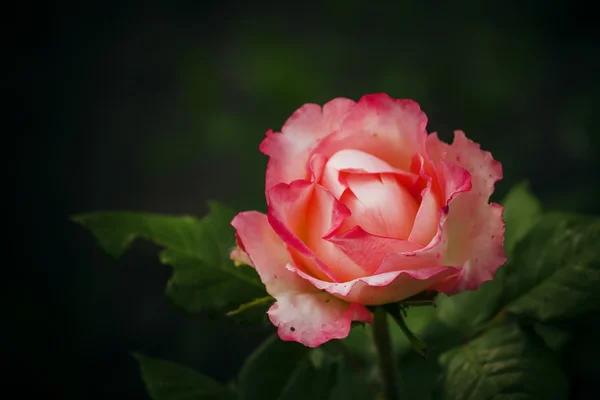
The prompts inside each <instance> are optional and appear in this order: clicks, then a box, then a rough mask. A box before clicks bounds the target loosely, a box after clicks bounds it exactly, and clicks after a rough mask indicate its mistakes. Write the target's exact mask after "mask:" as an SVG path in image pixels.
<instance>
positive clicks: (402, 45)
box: [3, 0, 600, 399]
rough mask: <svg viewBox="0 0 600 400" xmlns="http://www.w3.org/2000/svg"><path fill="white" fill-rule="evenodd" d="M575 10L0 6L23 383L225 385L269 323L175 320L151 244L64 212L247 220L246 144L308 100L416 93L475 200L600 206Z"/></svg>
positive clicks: (590, 29) (12, 351)
mask: <svg viewBox="0 0 600 400" xmlns="http://www.w3.org/2000/svg"><path fill="white" fill-rule="evenodd" d="M325 3H326V4H325ZM588 8H589V7H588ZM591 15H592V13H591V11H590V9H586V7H585V4H584V3H582V2H576V1H568V2H567V1H555V2H548V1H513V2H511V1H503V2H489V4H482V2H478V1H463V2H443V1H421V2H408V1H402V0H397V1H389V2H381V3H377V2H373V1H371V2H364V1H354V0H344V1H329V2H323V3H321V2H293V3H292V2H289V3H286V2H282V1H280V2H273V3H271V4H269V3H267V2H265V3H261V4H257V3H256V2H241V1H240V2H235V1H221V2H213V1H208V0H206V1H180V2H166V1H164V2H157V1H133V0H125V1H119V2H117V1H103V2H96V3H85V4H84V3H79V2H69V1H57V2H53V3H40V4H39V5H35V6H34V4H33V3H31V4H27V5H23V6H21V9H19V10H18V11H16V12H15V13H14V15H12V13H7V14H6V17H7V19H9V21H7V24H6V25H5V27H6V28H8V29H7V35H5V38H8V39H9V42H10V44H9V46H8V50H9V51H10V52H14V56H12V55H9V57H7V62H8V64H11V65H12V64H13V63H16V66H17V70H16V72H15V73H14V74H13V75H5V76H4V78H3V81H4V83H5V84H7V85H8V86H9V92H8V93H9V94H10V95H11V98H9V99H8V100H9V102H10V103H11V104H10V105H9V108H8V109H9V110H12V109H13V108H14V112H13V113H12V116H13V117H16V118H17V125H16V126H17V127H18V129H17V131H16V132H17V133H13V134H11V135H12V136H14V138H13V139H14V140H16V145H15V147H13V148H12V150H9V151H8V152H9V153H13V152H16V153H17V155H16V161H13V162H12V164H11V165H10V166H9V168H8V170H9V171H15V175H16V194H17V203H18V206H20V207H21V208H22V209H23V210H24V211H23V212H21V213H19V217H18V218H19V221H18V230H17V235H16V236H15V237H16V238H17V242H18V243H17V246H15V247H12V245H11V249H12V251H15V250H14V249H16V248H19V247H20V246H24V250H19V251H18V257H19V262H18V263H12V262H10V263H7V262H5V265H6V267H7V268H8V269H10V270H13V271H17V274H18V275H19V278H18V281H17V282H19V284H18V285H13V284H12V281H9V282H8V283H7V284H6V286H8V292H9V293H12V292H13V291H14V295H11V297H10V301H8V302H7V303H5V304H7V305H8V307H7V308H9V309H10V310H9V315H10V316H14V320H15V322H14V323H10V324H7V325H8V332H9V334H11V335H12V336H11V335H9V336H8V340H7V342H6V346H5V347H6V350H7V352H8V355H9V359H10V358H14V361H10V365H11V367H14V368H15V369H16V370H18V371H24V373H25V374H26V375H25V376H27V379H28V381H29V382H30V383H31V384H29V385H20V387H21V389H20V390H21V391H22V393H29V392H31V393H34V392H35V393H36V394H38V395H41V397H40V398H50V399H58V398H79V399H81V398H86V399H96V398H97V399H121V398H123V399H147V396H146V394H145V393H144V390H143V386H142V382H141V380H140V379H139V376H138V369H137V366H136V364H135V362H134V361H133V359H132V357H131V355H130V352H131V351H135V352H141V353H144V354H146V355H149V356H154V357H162V358H166V359H170V360H173V361H177V362H181V363H184V364H186V365H189V366H191V367H194V368H196V369H198V370H199V371H201V372H204V373H206V374H207V375H210V376H212V377H214V378H215V379H218V380H223V381H225V380H227V379H230V378H232V377H233V376H234V375H235V374H236V372H237V371H238V369H239V367H240V365H241V363H242V361H243V359H244V358H245V357H246V356H247V355H248V353H249V352H250V351H251V350H252V349H253V348H254V347H255V346H256V345H257V344H258V343H259V342H260V341H261V340H262V338H264V337H265V335H266V334H267V333H269V332H271V331H272V329H271V327H269V326H266V327H262V326H245V327H244V328H240V327H239V326H237V325H236V324H235V323H233V322H231V321H221V320H219V321H213V320H211V319H209V318H208V317H207V316H203V315H199V316H197V317H195V318H188V317H187V316H185V315H183V314H182V313H180V312H179V311H177V310H176V309H174V308H173V307H171V306H170V305H169V304H168V303H167V300H166V299H165V297H164V295H163V291H164V286H165V282H166V280H167V279H168V277H169V276H170V273H171V271H170V268H169V267H167V266H164V265H161V264H160V263H159V262H158V258H157V255H156V250H157V249H156V248H155V247H153V246H152V245H149V244H147V243H143V242H136V243H135V245H134V246H133V247H132V249H131V250H130V251H129V252H128V253H126V255H125V256H124V257H123V258H122V259H121V260H119V261H117V262H115V261H113V260H111V259H110V258H109V257H107V256H106V255H105V254H104V253H102V251H101V250H99V248H98V247H97V245H96V243H95V241H94V238H93V237H92V236H91V235H90V234H89V233H88V232H86V231H84V230H83V229H82V228H81V227H79V226H77V225H75V224H73V223H71V222H70V221H69V220H68V216H69V215H71V214H74V213H82V212H89V211H98V210H133V211H149V212H159V213H169V214H179V213H186V214H189V213H198V214H204V213H205V212H206V210H207V207H206V201H207V200H210V199H214V200H219V201H221V202H224V203H226V204H228V205H230V206H233V207H234V208H236V209H237V210H240V211H241V210H246V209H258V210H263V211H264V210H265V205H264V194H263V179H264V170H265V166H266V162H267V159H266V157H265V156H264V155H262V154H261V153H260V152H259V151H258V145H259V143H260V141H261V140H262V138H263V137H264V134H265V131H266V130H267V129H269V128H273V129H274V130H279V128H280V127H281V126H282V124H283V123H284V122H285V120H286V118H287V117H288V116H289V115H291V113H292V112H293V111H294V110H295V109H296V108H298V107H299V106H301V105H302V104H304V103H307V102H311V103H319V104H323V103H324V102H327V101H328V100H330V99H332V98H334V97H341V96H343V97H349V98H352V99H354V100H358V99H359V98H360V96H361V95H363V94H366V93H375V92H386V93H388V94H389V95H391V96H392V97H396V98H412V99H414V100H416V101H417V102H419V103H420V104H421V107H422V109H423V110H424V111H425V113H426V114H427V115H428V117H429V125H428V130H429V131H430V132H432V131H437V132H438V133H439V134H440V136H441V138H442V139H444V140H447V141H451V139H452V131H453V130H454V129H462V130H464V131H465V132H466V133H467V135H468V136H469V137H470V138H471V139H473V140H475V141H478V142H480V143H481V144H482V147H483V148H484V149H485V150H489V151H491V152H492V153H493V155H494V157H495V158H496V159H497V160H499V161H501V162H502V164H503V168H504V175H505V178H504V180H502V181H500V182H499V183H498V184H497V186H496V187H497V190H496V193H495V195H494V198H493V200H496V201H497V200H500V199H501V198H502V196H503V195H504V194H505V193H506V192H507V190H508V189H509V188H510V187H511V186H512V185H514V184H515V183H518V182H521V181H522V180H528V181H529V182H530V184H531V187H532V189H533V191H534V193H535V194H536V195H537V196H538V197H539V198H541V199H542V201H543V203H544V205H545V206H546V208H550V209H561V210H571V211H577V212H587V213H598V211H600V207H599V206H600V204H599V203H598V201H597V197H596V196H597V195H598V194H599V193H600V185H599V183H600V168H599V167H600V158H599V157H598V153H599V151H600V135H599V132H600V131H599V130H598V128H597V118H596V119H593V118H592V115H593V111H596V112H597V106H598V104H597V102H596V104H594V101H593V99H595V95H596V94H597V93H598V89H600V87H599V83H600V80H599V78H598V71H599V70H600V68H599V67H600V51H599V50H600V48H599V41H598V39H599V32H598V30H597V29H596V28H594V26H595V25H594V22H592V17H591ZM13 39H14V40H13ZM13 92H14V94H13ZM594 105H596V108H595V109H594V108H593V106H594ZM11 129H12V128H11ZM18 132H24V133H23V134H19V133H18ZM13 139H9V140H13ZM9 143H12V142H9ZM9 148H10V147H9ZM11 157H12V155H10V154H8V155H6V159H7V160H8V159H11ZM9 212H10V211H9ZM11 288H12V289H11ZM11 310H12V311H11ZM3 330H4V329H3ZM5 331H6V330H5ZM11 356H12V357H11Z"/></svg>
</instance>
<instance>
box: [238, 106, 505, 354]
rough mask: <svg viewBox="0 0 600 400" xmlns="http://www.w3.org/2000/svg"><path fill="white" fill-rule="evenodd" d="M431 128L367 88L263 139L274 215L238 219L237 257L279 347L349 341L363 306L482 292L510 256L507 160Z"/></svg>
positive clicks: (364, 317)
mask: <svg viewBox="0 0 600 400" xmlns="http://www.w3.org/2000/svg"><path fill="white" fill-rule="evenodd" d="M426 125H427V117H426V115H425V114H424V113H423V112H422V111H421V109H420V107H419V105H418V104H417V103H416V102H414V101H412V100H396V99H393V98H391V97H389V96H388V95H386V94H373V95H366V96H363V97H362V98H361V99H360V100H359V101H358V102H354V101H352V100H349V99H345V98H336V99H334V100H332V101H330V102H328V103H327V104H325V105H324V106H323V107H322V108H321V107H320V106H319V105H316V104H305V105H304V106H302V107H301V108H300V109H298V110H296V112H294V113H293V114H292V116H291V117H290V118H289V119H288V120H287V122H286V123H285V124H284V125H283V128H282V129H281V132H273V131H271V130H269V131H268V132H267V134H266V138H265V139H264V140H263V142H262V143H261V145H260V150H261V151H262V152H263V153H264V154H266V155H267V156H269V163H268V165H267V171H266V185H265V194H266V201H267V205H268V212H267V214H266V215H265V214H262V213H260V212H257V211H247V212H242V213H240V214H238V215H237V216H236V217H235V218H234V219H233V221H232V225H233V227H234V228H235V229H236V238H237V248H236V249H234V250H233V251H232V253H231V258H232V259H233V260H234V261H236V262H239V263H245V264H248V265H252V266H253V267H254V268H255V269H256V271H257V272H258V274H259V276H260V279H261V280H262V282H263V283H264V284H265V286H266V289H267V291H268V293H269V294H270V295H271V296H273V297H274V298H275V299H276V303H274V304H273V305H272V306H271V308H270V309H269V311H268V315H269V318H270V320H271V322H272V323H273V324H274V325H275V326H277V327H278V333H279V337H280V338H281V339H282V340H287V341H297V342H300V343H302V344H304V345H305V346H308V347H316V346H319V345H321V344H323V343H325V342H327V341H329V340H331V339H341V338H345V337H346V336H347V335H348V333H349V332H350V328H351V325H352V321H362V322H368V323H371V322H373V314H372V313H371V311H370V310H369V309H368V308H367V307H366V306H370V305H373V306H374V305H382V304H387V303H392V302H398V301H400V300H404V299H406V298H408V297H411V296H413V295H416V294H419V293H421V292H424V291H431V292H434V293H435V292H443V293H446V294H447V295H452V294H454V293H457V292H460V291H463V290H475V289H477V287H478V286H479V285H480V284H481V283H482V282H485V281H488V280H490V279H492V278H493V276H494V274H495V271H496V269H497V268H498V267H499V266H501V265H502V264H503V263H504V262H505V261H506V256H505V253H504V246H503V244H504V243H503V242H504V221H503V218H502V211H503V208H502V207H501V206H500V205H498V204H495V203H491V204H490V203H488V201H489V197H490V195H491V194H492V192H493V191H494V183H495V182H496V181H498V180H499V179H501V178H502V166H501V164H500V163H499V162H498V161H496V160H494V159H493V157H492V155H491V154H490V153H489V152H485V151H482V150H481V149H480V147H479V145H478V144H476V143H474V142H472V141H471V140H469V139H467V138H466V136H465V134H464V133H463V132H462V131H456V132H455V134H454V141H453V143H452V144H451V145H449V144H447V143H444V142H442V141H441V140H440V139H439V138H438V136H437V134H436V133H431V134H428V133H427V130H426Z"/></svg>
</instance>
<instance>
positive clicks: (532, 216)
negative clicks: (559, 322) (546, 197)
mask: <svg viewBox="0 0 600 400" xmlns="http://www.w3.org/2000/svg"><path fill="white" fill-rule="evenodd" d="M502 204H503V205H504V213H503V216H504V221H505V222H506V231H505V233H504V249H505V250H506V253H507V254H508V255H509V258H510V255H512V252H513V249H514V246H515V245H516V244H517V243H518V242H519V241H520V240H521V239H522V238H523V237H525V235H526V234H527V232H529V230H530V229H531V228H532V227H533V226H534V225H535V223H536V222H537V221H538V220H539V219H540V217H541V216H542V204H541V203H540V202H539V200H538V199H537V198H536V197H535V196H534V195H533V194H532V193H531V191H530V190H529V185H528V184H527V183H520V184H518V185H515V186H514V187H513V188H512V189H511V190H510V192H509V193H508V194H507V195H506V197H505V198H504V200H503V202H502Z"/></svg>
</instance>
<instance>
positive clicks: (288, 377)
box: [238, 335, 336, 400]
mask: <svg viewBox="0 0 600 400" xmlns="http://www.w3.org/2000/svg"><path fill="white" fill-rule="evenodd" d="M335 377H336V363H335V362H334V361H333V360H332V359H331V358H330V357H328V355H327V354H325V353H324V352H323V350H321V349H314V350H312V349H309V348H308V347H305V346H302V345H301V344H298V343H295V342H285V341H282V340H281V339H279V337H278V336H277V335H273V336H271V337H269V338H268V339H267V340H266V341H265V342H264V343H263V344H262V345H261V346H260V347H259V348H258V349H256V351H254V353H252V354H251V355H250V357H248V359H247V360H246V363H245V364H244V366H243V367H242V370H241V371H240V374H239V383H238V387H239V394H240V399H241V400H245V399H247V400H251V399H264V400H293V399H309V398H314V399H325V398H327V397H328V396H329V393H330V392H331V390H332V388H333V386H334V384H335Z"/></svg>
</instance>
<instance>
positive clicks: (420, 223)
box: [408, 185, 440, 246]
mask: <svg viewBox="0 0 600 400" xmlns="http://www.w3.org/2000/svg"><path fill="white" fill-rule="evenodd" d="M439 221H440V204H439V202H438V197H437V196H436V194H435V192H434V191H433V188H432V187H431V185H429V186H428V187H427V188H426V189H424V190H423V195H422V199H421V205H420V206H419V211H417V215H416V217H415V223H414V224H413V227H412V230H411V231H410V236H409V237H408V240H409V241H411V242H415V243H419V244H420V245H422V246H427V244H429V243H431V240H433V238H434V236H435V233H436V232H437V230H438V224H439Z"/></svg>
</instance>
